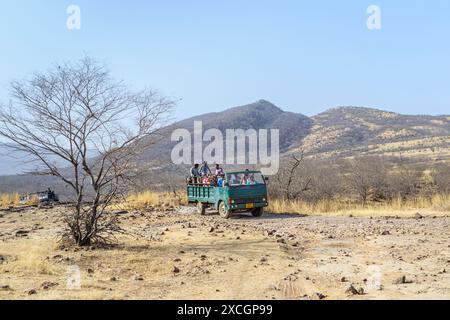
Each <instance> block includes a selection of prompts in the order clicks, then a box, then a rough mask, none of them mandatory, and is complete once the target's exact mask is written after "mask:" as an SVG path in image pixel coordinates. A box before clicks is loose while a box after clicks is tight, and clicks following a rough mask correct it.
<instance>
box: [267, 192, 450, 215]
mask: <svg viewBox="0 0 450 320" xmlns="http://www.w3.org/2000/svg"><path fill="white" fill-rule="evenodd" d="M268 210H269V211H270V212H272V213H294V214H330V215H343V214H353V213H355V214H360V215H365V214H372V213H373V214H379V215H385V214H388V215H389V214H393V213H394V212H414V213H415V212H417V210H431V211H435V212H442V213H448V212H450V194H436V195H433V196H431V197H424V196H418V197H414V198H411V199H406V200H405V199H402V198H401V197H396V198H394V199H392V200H390V201H385V202H368V203H367V204H366V205H363V204H361V203H358V202H353V201H342V200H321V201H317V202H314V203H312V202H306V201H302V200H293V201H288V200H283V199H272V200H271V201H270V203H269V209H268Z"/></svg>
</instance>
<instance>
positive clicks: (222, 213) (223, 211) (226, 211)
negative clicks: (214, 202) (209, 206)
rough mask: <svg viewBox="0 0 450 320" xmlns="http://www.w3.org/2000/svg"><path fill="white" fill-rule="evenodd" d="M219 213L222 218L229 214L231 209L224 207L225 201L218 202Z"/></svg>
mask: <svg viewBox="0 0 450 320" xmlns="http://www.w3.org/2000/svg"><path fill="white" fill-rule="evenodd" d="M219 214H220V216H221V217H222V218H224V219H228V218H229V217H230V216H231V210H229V209H227V208H226V207H225V203H223V202H221V203H220V204H219Z"/></svg>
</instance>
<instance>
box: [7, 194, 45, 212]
mask: <svg viewBox="0 0 450 320" xmlns="http://www.w3.org/2000/svg"><path fill="white" fill-rule="evenodd" d="M38 203H39V199H38V197H37V196H36V195H33V196H32V197H31V198H30V199H29V201H27V203H25V205H37V204H38ZM19 205H20V195H19V194H18V193H17V192H16V193H2V194H0V208H8V207H17V206H19Z"/></svg>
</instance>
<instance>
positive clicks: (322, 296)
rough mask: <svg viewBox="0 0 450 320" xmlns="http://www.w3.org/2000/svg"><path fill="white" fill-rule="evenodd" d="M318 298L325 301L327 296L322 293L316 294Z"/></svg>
mask: <svg viewBox="0 0 450 320" xmlns="http://www.w3.org/2000/svg"><path fill="white" fill-rule="evenodd" d="M316 296H317V298H319V300H322V299H325V298H326V297H327V296H326V295H324V294H323V293H320V292H316Z"/></svg>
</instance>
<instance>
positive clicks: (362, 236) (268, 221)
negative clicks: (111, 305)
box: [0, 208, 450, 299]
mask: <svg viewBox="0 0 450 320" xmlns="http://www.w3.org/2000/svg"><path fill="white" fill-rule="evenodd" d="M62 210H64V209H62V208H54V209H48V210H39V209H28V210H26V211H22V212H16V213H14V212H0V299H80V298H83V299H385V298H388V299H432V298H435V299H450V218H449V217H439V218H433V217H423V218H420V217H411V218H394V217H390V218H385V217H382V218H376V217H373V218H370V217H368V218H352V217H313V216H299V215H265V216H263V217H261V218H253V217H250V216H248V215H238V216H236V217H234V218H232V219H230V220H223V219H221V218H220V217H219V216H217V215H215V214H213V213H210V215H207V216H198V215H197V214H195V210H194V209H192V208H180V209H176V210H171V211H165V212H163V211H149V212H130V213H126V214H123V215H122V217H121V218H122V226H123V227H124V228H125V229H126V230H127V231H128V232H129V233H130V235H127V236H121V237H119V239H118V240H119V245H118V246H116V247H114V248H107V249H105V248H103V249H98V248H84V249H78V248H65V247H64V246H61V244H60V243H58V241H57V233H58V231H60V230H61V228H62V226H63V224H62V222H61V217H60V215H61V213H62Z"/></svg>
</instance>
